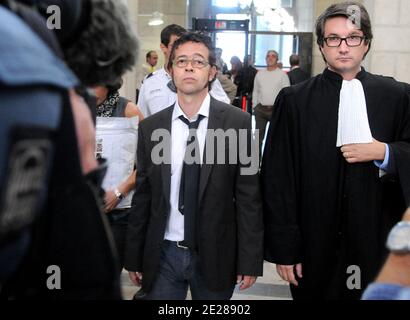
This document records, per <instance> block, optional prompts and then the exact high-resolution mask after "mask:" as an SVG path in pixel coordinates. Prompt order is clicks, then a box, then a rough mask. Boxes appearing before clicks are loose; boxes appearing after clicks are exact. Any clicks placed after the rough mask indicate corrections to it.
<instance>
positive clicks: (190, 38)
mask: <svg viewBox="0 0 410 320" xmlns="http://www.w3.org/2000/svg"><path fill="white" fill-rule="evenodd" d="M187 42H194V43H202V44H203V45H204V46H205V47H206V48H207V49H208V51H209V56H208V62H209V65H210V66H211V67H213V66H215V67H216V54H215V48H214V46H213V45H212V40H211V38H210V37H209V36H206V35H204V34H202V33H198V32H186V33H184V34H183V35H182V36H181V37H180V38H179V39H178V40H176V41H175V42H174V44H173V46H172V50H171V55H170V57H169V61H168V66H167V67H168V70H171V68H172V64H173V61H174V59H175V50H176V49H178V48H179V47H180V46H181V45H183V44H184V43H187ZM215 79H216V76H215V78H214V79H212V81H210V82H209V90H210V88H211V83H212V82H214V81H215Z"/></svg>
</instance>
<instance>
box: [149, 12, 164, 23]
mask: <svg viewBox="0 0 410 320" xmlns="http://www.w3.org/2000/svg"><path fill="white" fill-rule="evenodd" d="M163 16H164V15H163V14H162V13H160V12H158V11H155V12H154V13H153V14H152V16H151V19H149V22H148V25H150V26H159V25H161V24H163V23H164V19H163Z"/></svg>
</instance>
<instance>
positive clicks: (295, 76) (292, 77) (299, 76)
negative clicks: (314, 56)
mask: <svg viewBox="0 0 410 320" xmlns="http://www.w3.org/2000/svg"><path fill="white" fill-rule="evenodd" d="M288 77H289V81H290V84H291V85H292V86H293V85H294V84H297V83H300V82H303V81H305V80H308V79H310V75H309V74H308V73H306V72H305V71H303V70H302V69H301V68H296V69H293V70H291V71H289V72H288Z"/></svg>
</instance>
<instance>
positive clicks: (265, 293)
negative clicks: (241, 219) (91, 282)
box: [121, 262, 291, 300]
mask: <svg viewBox="0 0 410 320" xmlns="http://www.w3.org/2000/svg"><path fill="white" fill-rule="evenodd" d="M263 274H264V275H263V277H261V278H258V280H257V281H256V283H255V284H254V285H253V287H251V288H249V289H248V290H245V291H241V292H239V291H235V292H234V295H233V297H232V300H289V299H291V296H290V291H289V286H288V285H287V284H286V282H285V281H283V280H281V279H280V277H279V275H278V274H277V272H276V268H275V265H274V264H271V263H268V262H265V263H264V272H263ZM121 279H122V289H123V296H124V299H125V300H130V299H131V298H132V296H133V295H134V294H135V292H136V291H138V288H137V287H135V286H134V285H133V284H132V283H131V281H130V280H129V278H128V273H127V272H126V271H123V273H122V277H121ZM188 299H190V295H189V294H188Z"/></svg>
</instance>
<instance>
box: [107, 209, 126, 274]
mask: <svg viewBox="0 0 410 320" xmlns="http://www.w3.org/2000/svg"><path fill="white" fill-rule="evenodd" d="M129 211H130V210H129V209H116V210H112V211H111V212H108V214H107V215H108V221H109V223H110V226H111V231H112V234H113V237H114V242H115V247H116V249H117V255H118V263H119V270H120V271H122V268H123V266H124V250H125V241H126V236H127V225H128V215H129Z"/></svg>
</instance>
